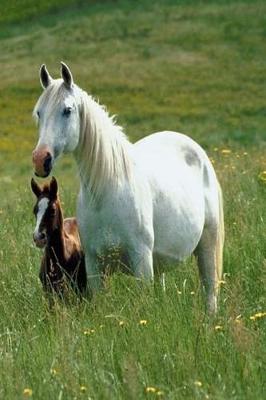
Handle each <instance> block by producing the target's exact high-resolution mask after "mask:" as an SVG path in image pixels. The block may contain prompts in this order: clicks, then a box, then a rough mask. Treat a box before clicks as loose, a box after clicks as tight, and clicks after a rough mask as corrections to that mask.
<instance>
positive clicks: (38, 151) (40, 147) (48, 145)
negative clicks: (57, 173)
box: [32, 63, 80, 178]
mask: <svg viewBox="0 0 266 400" xmlns="http://www.w3.org/2000/svg"><path fill="white" fill-rule="evenodd" d="M61 77H62V78H61V79H52V78H51V76H50V75H49V73H48V71H47V69H46V66H45V65H42V66H41V68H40V81H41V85H42V87H43V89H44V91H43V93H42V95H41V96H40V98H39V100H38V101H37V104H36V105H35V108H34V111H33V115H34V117H35V118H36V120H37V122H38V127H39V140H38V143H37V146H36V148H35V150H34V151H33V153H32V161H33V165H34V169H35V174H36V175H37V176H40V177H43V178H44V177H46V176H48V175H49V174H50V172H51V170H52V167H53V164H54V161H55V159H56V158H57V157H58V156H59V155H60V154H62V153H63V152H69V151H74V150H75V149H76V147H77V145H78V142H79V131H80V117H79V110H78V99H79V96H77V93H78V91H79V90H80V89H78V87H77V86H76V85H74V82H73V78H72V74H71V72H70V69H69V68H68V67H67V65H66V64H64V63H61Z"/></svg>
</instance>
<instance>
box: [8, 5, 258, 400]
mask: <svg viewBox="0 0 266 400" xmlns="http://www.w3.org/2000/svg"><path fill="white" fill-rule="evenodd" d="M265 27H266V5H265V2H264V1H258V0H255V1H241V0H239V1H233V0H232V1H229V0H227V1H217V2H215V1H205V2H198V1H193V0H191V1H170V0H166V1H160V0H155V1H154V2H150V1H139V2H131V1H107V0H106V1H100V2H99V1H97V2H96V1H90V2H87V1H73V0H68V1H66V0H60V1H55V0H49V1H44V0H40V1H38V2H34V1H32V0H23V1H19V2H18V1H14V0H9V1H6V0H3V1H2V2H1V15H0V47H1V52H0V70H1V75H0V187H1V194H0V243H1V244H0V266H1V268H0V293H1V295H0V355H1V356H0V399H2V398H3V399H4V398H5V399H6V398H7V399H21V398H23V396H24V397H26V396H32V398H35V399H57V398H58V399H74V398H76V399H82V398H86V399H89V398H91V399H110V398H111V399H142V398H143V399H146V398H147V399H149V398H150V399H152V398H165V399H217V400H222V399H234V400H238V399H239V400H240V399H241V400H242V399H252V400H254V399H259V400H260V399H263V398H264V393H265V390H266V388H265V375H266V374H265V373H266V371H265V358H266V351H265V349H266V340H265V339H266V338H265V336H266V334H265V320H266V319H265V318H264V317H263V315H264V314H260V313H264V312H265V311H266V304H265V284H266V275H265V271H266V258H265V255H266V237H265V220H266V207H265V195H266V177H265V173H263V171H266V157H265V151H266V133H265V132H266V106H265V93H266V83H265V74H266V59H265V51H266V45H265V43H266V41H265V39H266V28H265ZM61 60H64V61H65V62H67V63H68V64H69V65H70V66H71V69H72V71H73V73H74V79H75V81H76V82H77V83H78V84H79V85H80V86H81V87H82V88H84V89H86V90H87V91H88V92H90V93H92V94H93V95H94V96H95V97H97V98H99V99H100V102H101V103H103V104H106V106H107V108H108V110H110V112H111V113H114V114H117V116H118V117H117V119H118V123H119V124H121V125H123V126H124V127H125V131H126V133H127V134H128V136H129V137H130V139H131V140H132V141H136V140H137V139H139V138H141V137H143V136H145V135H147V134H149V133H151V132H154V131H158V130H164V129H173V130H176V131H180V132H183V133H187V134H188V135H190V136H191V137H193V138H194V139H195V140H196V141H198V142H199V143H200V144H201V145H202V146H203V147H204V148H205V149H206V150H207V152H208V154H209V156H210V157H211V159H212V161H213V163H214V166H215V169H216V171H217V175H218V177H219V179H220V181H221V185H222V188H223V193H224V202H225V217H226V220H225V223H226V248H225V262H224V270H225V277H224V278H225V279H224V280H225V283H224V284H223V285H222V288H221V299H220V312H219V314H218V315H217V317H216V318H215V319H214V320H213V321H210V320H208V318H207V317H206V316H205V313H204V306H203V301H202V297H201V293H200V286H199V281H198V274H197V269H196V265H195V262H194V260H188V261H187V262H185V263H183V264H182V265H179V266H176V268H174V270H173V272H170V273H169V274H168V275H167V278H166V284H167V290H166V293H165V294H164V293H162V291H161V289H160V287H159V286H158V285H157V284H156V285H155V289H154V290H153V289H152V288H150V287H144V288H143V289H142V290H140V289H139V288H138V287H136V285H135V283H134V280H132V279H131V278H129V277H125V276H120V275H118V276H115V277H113V278H112V279H111V280H110V282H109V284H108V288H107V290H106V291H105V292H103V293H100V294H99V295H98V296H96V298H95V299H94V300H93V302H92V303H89V302H88V301H86V300H85V301H83V302H82V303H79V302H78V301H75V299H73V305H72V306H70V305H67V304H60V303H58V304H56V306H55V307H54V309H53V310H52V311H51V310H50V309H49V307H48V304H47V302H46V300H45V298H44V297H43V294H42V290H41V287H40V283H39V281H38V268H39V264H40V257H41V252H40V251H38V250H37V249H36V248H35V247H34V245H33V243H32V232H33V228H34V219H33V215H32V207H33V203H34V199H33V196H32V194H31V193H30V189H29V181H30V178H31V176H32V166H31V151H32V149H33V148H34V146H35V144H36V141H37V136H36V132H37V130H36V127H35V126H34V123H33V121H32V118H31V113H32V109H33V106H34V104H35V102H36V100H37V98H38V96H39V95H40V93H41V88H40V85H39V78H38V70H39V66H40V65H41V64H42V63H43V62H45V63H46V64H47V66H48V69H49V71H50V73H51V74H52V75H53V76H55V77H56V76H58V75H59V63H60V61H61ZM54 174H55V175H56V177H57V178H58V180H59V183H60V187H61V196H62V199H63V201H64V209H65V213H66V215H74V214H75V201H76V195H77V190H78V180H77V179H76V168H75V165H74V162H73V160H72V158H71V157H63V158H61V159H60V160H59V161H58V164H57V166H56V167H55V170H54ZM141 321H142V322H141ZM143 321H144V322H143ZM145 321H146V322H145ZM27 389H28V390H27Z"/></svg>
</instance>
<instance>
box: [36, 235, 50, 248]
mask: <svg viewBox="0 0 266 400" xmlns="http://www.w3.org/2000/svg"><path fill="white" fill-rule="evenodd" d="M33 240H34V243H35V244H36V246H37V247H39V248H40V249H42V248H43V247H45V246H46V244H47V238H46V235H45V233H44V232H41V233H39V232H38V233H34V234H33Z"/></svg>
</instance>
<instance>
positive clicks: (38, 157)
mask: <svg viewBox="0 0 266 400" xmlns="http://www.w3.org/2000/svg"><path fill="white" fill-rule="evenodd" d="M32 162H33V166H34V169H35V175H36V176H39V177H41V178H46V177H47V176H48V175H49V174H50V172H51V170H52V167H53V155H52V152H51V150H50V148H49V147H48V146H46V145H42V146H39V147H38V148H36V149H35V150H34V151H33V153H32Z"/></svg>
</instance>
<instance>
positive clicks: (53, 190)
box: [50, 176, 58, 200]
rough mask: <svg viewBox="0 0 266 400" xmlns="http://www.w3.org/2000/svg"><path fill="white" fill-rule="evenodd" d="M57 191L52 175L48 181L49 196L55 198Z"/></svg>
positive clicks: (55, 181)
mask: <svg viewBox="0 0 266 400" xmlns="http://www.w3.org/2000/svg"><path fill="white" fill-rule="evenodd" d="M57 193H58V184H57V180H56V179H55V177H54V176H53V177H52V180H51V182H50V197H51V199H52V200H55V199H56V198H57Z"/></svg>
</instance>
